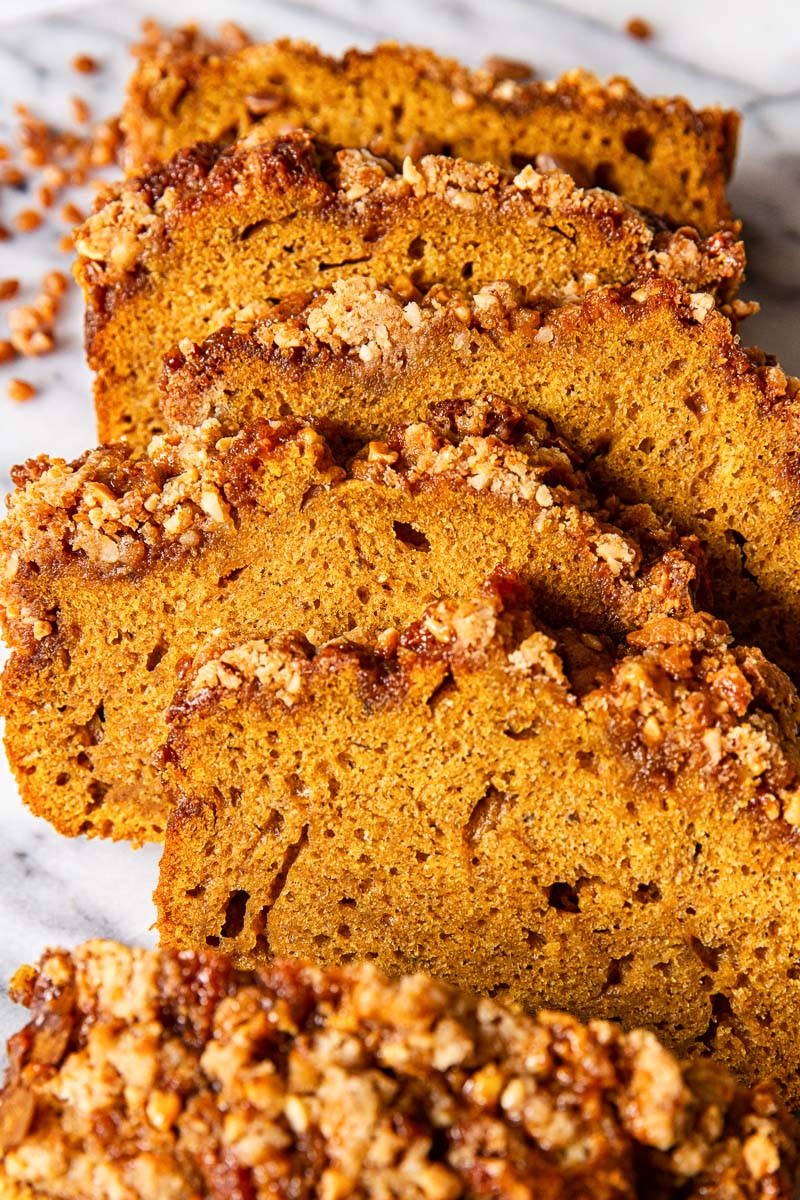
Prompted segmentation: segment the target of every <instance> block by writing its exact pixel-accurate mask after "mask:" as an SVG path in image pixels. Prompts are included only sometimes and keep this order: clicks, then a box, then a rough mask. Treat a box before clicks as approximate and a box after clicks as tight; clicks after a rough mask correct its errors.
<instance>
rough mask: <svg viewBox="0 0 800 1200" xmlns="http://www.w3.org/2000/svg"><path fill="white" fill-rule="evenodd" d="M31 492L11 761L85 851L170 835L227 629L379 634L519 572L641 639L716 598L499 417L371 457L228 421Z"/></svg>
mask: <svg viewBox="0 0 800 1200" xmlns="http://www.w3.org/2000/svg"><path fill="white" fill-rule="evenodd" d="M331 436H332V437H333V435H331ZM17 481H18V491H17V493H16V495H15V496H13V497H12V498H11V500H10V513H9V516H8V517H7V519H6V521H5V522H4V523H3V524H2V525H0V554H1V555H2V557H3V559H4V561H5V563H6V571H5V578H4V579H2V580H0V616H2V619H3V621H4V625H5V631H6V636H7V640H8V642H9V645H10V646H11V648H12V650H13V651H14V653H13V655H12V657H11V659H10V660H9V663H8V665H7V667H6V670H5V674H4V677H3V685H2V700H1V701H0V703H1V704H2V710H3V713H4V715H5V719H6V726H5V740H6V748H7V750H8V754H9V759H10V761H11V765H12V768H13V769H14V771H15V773H16V776H17V780H18V782H19V786H20V789H21V792H22V795H23V798H24V799H25V800H26V802H27V803H28V804H29V805H30V807H31V808H32V809H33V811H34V812H36V813H38V814H39V815H41V816H46V817H47V818H48V820H50V821H51V822H52V823H53V824H54V825H55V826H56V827H57V828H58V829H59V830H61V831H62V832H63V833H67V834H77V833H94V834H96V833H100V834H106V835H111V836H113V837H127V838H130V839H131V840H133V841H134V842H141V841H142V840H144V839H149V838H159V837H161V836H162V835H163V831H164V828H165V823H166V816H167V801H166V797H165V794H164V792H163V789H162V788H161V786H160V780H159V771H158V751H159V747H160V746H161V744H162V743H163V741H164V737H165V728H164V725H163V720H162V714H163V712H164V710H165V709H166V708H167V706H168V705H169V702H170V699H171V697H172V694H173V692H174V690H175V688H176V686H177V683H178V681H179V680H178V676H179V674H180V671H181V670H182V669H183V667H184V666H185V665H186V664H187V663H188V660H189V658H190V657H191V655H192V654H193V653H194V651H195V650H196V649H197V648H198V647H199V646H200V645H201V644H202V643H203V641H204V640H205V639H206V638H207V637H209V636H210V635H211V634H212V633H213V632H214V631H215V630H218V629H221V630H225V631H227V633H228V634H229V635H230V636H233V637H234V638H246V637H252V636H254V635H255V634H257V633H261V632H263V630H264V629H267V628H271V629H272V630H273V631H275V630H279V629H282V628H284V627H285V626H286V625H287V624H289V625H291V626H296V627H298V628H299V629H301V630H302V631H303V632H304V633H305V634H307V635H308V637H309V638H311V639H312V640H313V641H315V642H318V641H325V640H326V639H328V638H330V637H332V636H333V635H335V634H338V633H341V632H342V631H347V630H352V629H358V630H361V632H362V633H365V634H367V635H368V636H371V635H374V634H376V633H377V632H379V631H380V630H381V629H384V628H386V627H387V626H391V625H395V624H397V623H400V624H402V623H404V622H407V621H409V620H411V619H413V617H414V616H415V615H416V614H417V613H419V612H420V611H421V608H422V607H423V606H424V605H425V604H426V603H427V602H428V601H429V600H432V599H436V598H437V597H440V596H444V595H458V596H460V595H463V594H464V591H465V589H466V592H467V594H469V592H470V591H471V590H473V589H474V588H475V587H477V586H478V584H479V583H480V581H481V579H482V578H483V577H484V576H485V575H486V574H487V573H488V572H489V571H491V570H493V568H494V567H495V566H497V565H498V564H504V565H506V566H508V567H509V568H510V569H513V570H515V571H518V572H520V573H521V574H522V575H523V576H524V578H525V579H526V580H528V581H530V583H531V584H532V586H533V587H534V588H535V589H536V592H537V595H539V596H540V598H541V601H542V603H543V604H544V605H545V608H546V611H547V612H548V613H549V614H551V615H552V617H553V618H554V619H558V620H568V619H573V618H575V619H580V620H582V621H584V622H585V623H586V625H587V628H590V629H599V630H601V631H612V632H617V633H623V632H624V631H625V630H627V629H629V628H630V627H631V626H632V625H635V624H639V623H641V622H642V621H643V620H645V619H646V617H647V615H648V614H649V613H652V612H663V613H674V614H675V615H683V614H685V613H687V612H690V611H691V610H692V591H693V589H694V588H695V584H696V583H699V584H700V585H702V584H703V580H704V573H703V565H702V561H701V559H702V556H701V555H700V554H699V552H698V549H697V545H696V543H695V542H694V541H693V539H679V538H677V537H676V536H675V534H674V532H673V531H671V530H669V529H665V528H664V527H662V526H660V524H659V523H658V522H656V521H655V520H654V519H653V517H652V513H650V511H649V510H648V509H647V508H646V507H645V506H639V507H626V506H620V505H616V504H613V503H612V504H611V506H607V507H606V509H605V510H604V509H601V508H600V507H599V506H598V503H597V501H596V500H595V499H594V497H593V496H592V495H591V493H589V491H588V490H587V488H586V485H585V479H584V476H583V474H582V472H581V471H580V470H579V469H578V467H577V465H576V463H575V460H574V459H573V457H572V456H571V455H570V453H569V452H568V450H567V448H566V447H565V446H564V445H563V444H562V443H560V442H559V441H558V440H557V439H554V438H551V437H550V436H549V434H548V432H547V428H546V426H545V425H544V424H543V423H542V422H538V421H536V420H531V419H529V418H527V417H523V416H522V414H520V413H519V412H518V411H517V410H514V409H511V408H510V407H509V406H507V405H502V404H501V403H499V402H495V403H494V404H489V403H488V402H473V403H470V404H467V405H464V404H460V405H459V404H449V405H441V406H439V407H437V408H436V409H434V410H433V411H432V413H431V414H430V416H429V420H428V422H426V423H418V424H416V425H412V426H409V427H406V428H402V429H398V430H396V431H395V432H394V433H393V434H392V435H391V437H390V438H389V440H388V442H372V443H368V444H367V445H366V446H361V447H360V448H359V449H358V450H357V451H356V449H355V448H354V447H352V446H350V447H342V446H341V445H338V446H337V444H336V440H335V438H333V440H332V441H330V442H328V441H326V439H325V438H324V437H323V436H322V434H321V433H320V432H319V430H318V429H317V428H315V427H314V426H312V425H309V424H306V423H304V422H303V421H302V420H299V419H297V418H295V419H286V420H282V421H275V422H267V421H264V420H261V421H256V422H254V423H253V424H251V425H249V426H247V427H246V428H245V429H243V430H242V432H241V433H239V434H238V435H237V436H236V437H234V438H230V437H227V438H226V437H221V434H220V429H219V426H218V424H216V423H215V422H214V421H213V420H212V421H208V422H206V423H204V424H203V425H202V426H201V427H200V428H199V430H196V431H194V432H191V433H189V434H187V435H186V436H185V437H180V436H179V435H177V434H173V435H171V436H170V437H168V438H167V437H164V438H162V439H160V440H158V441H157V442H156V443H154V445H153V446H152V447H151V450H150V454H149V456H148V457H146V458H139V459H135V458H133V457H132V455H131V452H130V450H129V449H127V448H125V447H124V446H120V445H117V446H110V447H106V448H103V449H100V450H96V451H92V452H90V453H88V454H86V455H85V456H84V457H83V458H82V459H79V460H78V461H77V462H75V463H72V464H70V465H67V464H66V463H64V462H63V461H60V460H56V461H51V460H49V459H46V458H42V459H37V460H34V461H32V462H31V463H29V464H27V466H26V467H25V468H20V469H19V471H18V474H17ZM612 520H613V521H615V522H617V524H618V525H622V526H624V527H625V530H624V531H621V530H620V529H619V528H618V527H617V525H614V524H612V523H611V522H612Z"/></svg>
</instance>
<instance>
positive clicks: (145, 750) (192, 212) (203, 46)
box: [0, 29, 800, 1200]
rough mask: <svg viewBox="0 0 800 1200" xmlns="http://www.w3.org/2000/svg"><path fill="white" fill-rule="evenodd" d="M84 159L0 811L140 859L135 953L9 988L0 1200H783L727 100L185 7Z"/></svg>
mask: <svg viewBox="0 0 800 1200" xmlns="http://www.w3.org/2000/svg"><path fill="white" fill-rule="evenodd" d="M123 128H124V132H125V137H126V151H125V152H126V164H125V165H126V172H127V174H126V178H125V179H124V180H123V181H122V182H120V183H119V184H118V185H116V186H113V187H111V188H109V189H108V190H107V192H106V193H105V194H104V195H103V196H102V197H101V199H100V200H99V202H98V204H97V207H96V211H95V212H94V214H93V215H92V216H91V217H90V218H89V219H88V220H87V221H86V223H85V225H84V226H83V228H82V229H81V230H80V231H79V233H78V236H77V239H76V245H77V250H78V260H77V264H76V267H75V274H76V277H77V279H78V281H79V283H80V285H81V287H82V289H83V293H84V296H85V301H86V346H87V354H88V358H89V363H90V365H91V367H92V368H93V370H94V372H95V402H96V407H97V417H98V426H99V439H100V441H101V443H102V445H101V446H100V447H99V448H98V449H93V450H89V451H87V453H86V454H84V455H83V456H82V457H81V458H80V459H78V460H77V461H75V462H72V463H66V462H64V461H63V460H60V459H51V458H48V457H46V456H44V455H43V456H41V457H40V458H37V459H34V460H31V461H29V462H27V463H26V464H24V466H21V467H19V468H17V471H16V474H15V483H16V486H17V490H16V492H15V494H14V495H13V496H12V497H10V499H9V511H8V515H7V516H6V518H5V520H4V522H3V523H2V525H0V553H1V554H2V571H0V616H1V617H2V621H3V629H4V632H5V635H6V639H7V641H8V644H9V646H10V648H11V651H12V653H11V657H10V660H9V663H8V665H7V667H6V670H5V674H4V677H3V690H2V711H3V714H4V717H5V739H6V748H7V752H8V756H9V760H10V762H11V766H12V768H13V770H14V772H15V775H16V777H17V780H18V783H19V788H20V792H21V795H22V797H23V799H24V801H25V802H26V803H27V804H28V805H29V807H30V808H31V810H32V811H33V812H34V813H37V814H39V815H41V816H44V817H46V818H47V819H48V820H49V821H50V822H51V823H52V824H53V825H54V826H55V827H56V829H58V830H59V831H60V832H61V833H63V834H65V835H67V836H75V835H79V834H86V835H89V836H102V837H111V838H124V839H128V840H129V841H131V842H132V843H133V844H134V845H140V844H142V843H143V842H145V841H151V840H156V841H158V840H163V841H164V852H163V857H162V862H161V871H160V878H159V882H158V887H157V891H156V897H155V898H156V904H157V908H158V927H159V932H160V937H161V943H162V950H161V951H160V952H157V953H156V952H148V953H146V952H144V951H129V950H125V949H123V948H120V947H116V946H113V945H111V944H102V943H89V944H87V945H86V946H84V947H80V948H78V949H77V950H76V951H75V952H74V953H73V954H72V955H69V954H65V953H63V952H60V953H58V954H53V955H50V956H48V957H47V958H46V959H44V960H43V961H42V963H41V964H40V966H39V967H38V968H36V969H35V970H34V969H30V968H27V969H25V970H24V971H23V972H21V973H20V976H19V977H18V978H17V980H16V983H15V987H16V992H17V994H18V995H19V997H20V998H21V999H22V1000H23V1002H24V1003H26V1004H28V1005H29V1006H30V1007H31V1008H32V1009H33V1020H32V1022H31V1024H30V1025H29V1026H28V1028H27V1030H25V1031H23V1033H21V1034H19V1035H18V1037H17V1039H16V1041H15V1043H14V1046H13V1048H12V1054H11V1068H10V1071H9V1075H8V1079H7V1082H6V1086H5V1090H4V1091H3V1092H2V1093H0V1140H2V1141H3V1144H4V1145H5V1149H6V1158H5V1160H4V1161H5V1166H0V1194H1V1195H3V1196H6V1195H8V1196H9V1197H10V1198H13V1200H29V1198H32V1197H33V1196H46V1197H50V1196H53V1197H56V1196H58V1197H73V1196H74V1197H78V1198H84V1197H86V1198H87V1200H88V1198H91V1200H96V1198H97V1197H106V1196H108V1197H109V1200H111V1198H112V1197H113V1198H117V1197H119V1198H120V1200H129V1198H131V1200H138V1198H139V1197H142V1200H147V1198H148V1197H150V1196H153V1197H156V1196H158V1197H162V1196H163V1197H170V1198H171V1197H176V1198H180V1200H182V1198H183V1197H186V1198H187V1200H189V1198H190V1197H196V1196H209V1197H213V1198H220V1200H221V1198H222V1197H225V1198H226V1200H227V1198H229V1197H230V1198H233V1197H236V1196H241V1197H243V1198H245V1200H256V1198H257V1200H261V1198H262V1197H264V1198H266V1197H268V1196H287V1197H288V1196H294V1197H298V1198H303V1197H309V1198H310V1197H319V1200H340V1198H341V1200H343V1198H344V1197H345V1196H357V1197H373V1196H374V1197H376V1198H379V1200H382V1198H384V1197H386V1198H387V1200H388V1198H389V1197H393V1196H401V1197H410V1198H414V1200H416V1198H419V1200H455V1198H456V1197H459V1196H462V1195H463V1196H465V1197H483V1196H486V1197H489V1196H492V1197H509V1200H511V1198H512V1197H514V1198H516V1197H520V1198H522V1200H524V1198H527V1197H534V1196H536V1197H542V1196H545V1197H548V1198H549V1197H551V1196H552V1197H553V1198H554V1200H556V1198H559V1200H560V1198H561V1197H563V1198H564V1200H578V1198H584V1197H586V1198H587V1200H588V1198H589V1197H594V1198H595V1200H598V1198H601V1197H603V1198H604V1197H608V1198H609V1200H611V1198H612V1197H627V1196H630V1197H637V1196H640V1195H641V1196H652V1197H665V1198H666V1197H670V1196H679V1195H680V1196H682V1197H697V1198H698V1200H699V1198H700V1197H704V1198H706V1200H709V1198H711V1200H737V1198H745V1197H748V1198H749V1197H763V1200H790V1198H791V1197H792V1196H793V1195H795V1190H794V1189H795V1187H796V1183H797V1165H798V1144H800V1139H798V1133H797V1130H796V1128H795V1127H794V1125H793V1123H792V1121H791V1119H790V1118H789V1117H787V1116H786V1113H785V1109H784V1107H783V1106H784V1105H785V1104H788V1105H789V1106H790V1107H791V1106H795V1107H797V1106H798V1104H800V1037H798V1019H799V1018H800V906H798V904H797V895H796V893H797V882H798V879H800V741H799V740H798V722H800V699H799V698H798V693H797V691H796V684H798V683H800V649H798V646H800V573H798V570H797V564H798V563H799V562H800V521H799V520H798V513H799V512H800V449H799V447H800V443H799V442H798V432H799V431H800V381H798V380H796V379H792V378H790V377H787V376H786V375H785V374H784V372H783V371H782V370H781V369H780V367H779V366H777V365H776V364H775V362H774V361H773V360H772V359H771V358H770V357H769V356H768V355H766V354H764V353H762V352H760V351H757V350H753V349H746V348H745V343H744V342H743V341H742V340H740V332H739V327H740V325H742V323H743V322H746V318H747V316H748V315H749V313H750V311H751V309H752V306H751V305H748V304H746V303H744V302H742V301H741V300H740V299H738V298H737V292H738V288H739V286H740V284H741V282H742V279H743V273H744V267H745V255H744V248H743V246H742V243H741V241H740V238H739V233H740V229H739V225H738V223H737V222H736V221H735V220H734V219H733V218H732V216H731V213H730V211H729V208H728V205H727V203H726V200H725V194H724V187H725V184H726V182H727V179H728V177H729V174H730V171H731V168H732V160H733V155H734V150H735V142H736V131H737V119H736V116H735V114H732V113H726V112H722V111H719V110H716V109H714V110H704V111H695V110H693V109H691V108H690V107H689V105H688V104H687V103H686V102H685V101H683V100H680V99H669V100H649V99H647V98H645V97H643V96H642V95H640V94H639V93H638V92H636V91H635V90H634V89H633V88H632V86H631V85H630V84H628V83H627V82H625V81H624V80H620V79H615V80H612V81H610V82H609V83H607V84H602V83H600V82H599V81H598V80H596V79H595V78H593V77H592V76H589V75H587V74H585V73H583V72H573V73H570V74H569V75H567V76H565V77H563V78H562V79H561V80H559V81H557V82H556V83H540V82H537V81H534V80H532V79H530V78H527V77H526V72H525V71H524V69H521V68H520V66H519V64H511V63H507V64H503V63H497V62H495V63H494V64H493V66H492V67H491V68H489V67H487V68H482V69H480V70H478V71H468V70H467V69H465V68H463V67H461V66H459V65H458V64H456V63H454V62H451V61H449V60H443V59H440V58H438V57H436V56H435V55H433V54H432V53H429V52H427V51H422V50H410V49H400V48H398V47H396V46H390V45H387V46H380V47H378V48H377V49H376V50H374V51H373V52H370V53H359V52H350V53H349V54H347V55H345V57H344V58H343V59H341V60H338V61H334V60H332V59H329V58H326V57H325V56H323V55H321V54H320V53H318V52H317V51H316V50H314V49H313V48H312V47H309V46H307V45H305V44H300V43H296V42H288V41H282V42H277V43H273V44H269V45H246V46H242V47H239V48H236V49H233V50H231V49H227V50H226V48H225V47H223V46H221V45H219V44H217V43H215V42H214V41H212V40H209V39H207V38H205V37H203V36H202V35H200V34H199V33H198V32H197V31H196V30H192V29H189V30H182V31H180V32H178V33H176V34H175V35H172V36H170V37H165V38H164V39H163V40H158V39H157V40H155V41H153V42H152V43H151V44H150V45H149V47H148V48H147V51H146V52H145V53H144V54H143V55H142V56H141V57H140V59H139V62H138V65H137V68H136V71H135V74H134V77H133V79H132V81H131V84H130V87H129V92H128V98H127V103H126V107H125V112H124V117H123ZM742 328H743V329H744V325H742ZM745 337H746V333H745ZM312 961H314V962H316V963H317V964H319V965H317V966H312V965H310V964H311V962H312ZM410 972H424V973H426V976H434V977H436V978H437V979H438V980H441V981H443V982H442V983H433V982H432V981H431V980H430V979H429V978H427V977H423V976H420V975H415V976H413V977H409V973H410ZM387 977H391V978H392V979H394V980H396V982H389V980H388V978H387ZM473 996H478V997H482V999H474V998H472V997H473ZM543 1007H544V1008H546V1009H558V1010H562V1011H566V1012H570V1013H573V1014H575V1017H561V1016H558V1017H557V1016H555V1015H554V1014H553V1013H552V1012H545V1013H544V1014H543V1015H542V1016H540V1018H539V1019H538V1021H537V1020H534V1018H533V1017H531V1016H525V1015H523V1012H522V1010H527V1011H528V1013H536V1012H537V1011H538V1010H540V1009H542V1008H543ZM576 1018H577V1019H576ZM579 1021H588V1022H590V1024H589V1025H588V1026H582V1025H580V1024H579V1023H578V1022H579ZM609 1021H615V1022H619V1023H620V1024H621V1027H622V1029H621V1030H620V1028H618V1027H616V1026H614V1025H612V1024H609ZM640 1027H645V1029H646V1030H649V1031H650V1032H646V1031H645V1030H644V1029H642V1028H640ZM622 1030H624V1031H628V1032H622ZM43 1031H44V1032H43ZM630 1031H632V1032H630ZM654 1032H655V1033H656V1034H657V1035H658V1038H660V1039H661V1042H663V1044H664V1046H662V1045H661V1044H660V1043H659V1041H657V1040H656V1037H654V1036H653V1033H654ZM43 1038H44V1041H43V1040H42V1039H43ZM148 1039H149V1040H148ZM664 1047H666V1048H664ZM673 1053H675V1054H677V1055H678V1056H679V1057H680V1058H681V1059H684V1060H685V1061H686V1063H687V1064H690V1065H684V1066H682V1067H680V1066H679V1065H678V1061H677V1060H676V1059H675V1058H673V1057H672V1055H673ZM764 1080H771V1081H772V1082H770V1083H763V1082H761V1081H764ZM101 1093H102V1095H101ZM98 1096H100V1098H99V1099H98ZM100 1112H102V1113H103V1114H105V1115H104V1118H103V1120H104V1121H105V1124H104V1123H103V1122H102V1121H99V1119H98V1113H100ZM4 1188H5V1189H6V1190H5V1191H4V1190H3V1189H4ZM115 1189H116V1190H115ZM126 1189H127V1190H126Z"/></svg>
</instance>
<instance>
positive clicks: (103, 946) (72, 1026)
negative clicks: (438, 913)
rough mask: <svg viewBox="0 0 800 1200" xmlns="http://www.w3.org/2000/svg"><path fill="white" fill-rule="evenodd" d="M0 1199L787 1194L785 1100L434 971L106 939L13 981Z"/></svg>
mask: <svg viewBox="0 0 800 1200" xmlns="http://www.w3.org/2000/svg"><path fill="white" fill-rule="evenodd" d="M12 991H13V994H14V996H15V998H16V999H17V1000H19V1001H20V1002H21V1003H23V1004H25V1005H26V1006H27V1007H28V1008H29V1009H30V1013H31V1020H30V1023H29V1024H28V1025H27V1026H26V1027H25V1028H24V1029H22V1030H20V1032H19V1033H17V1034H16V1035H15V1036H14V1037H12V1038H11V1041H10V1043H9V1062H10V1066H9V1070H8V1073H7V1075H6V1080H5V1086H4V1088H3V1090H2V1091H0V1150H1V1151H2V1152H3V1153H2V1156H1V1157H2V1162H1V1164H0V1194H2V1196H3V1197H4V1200H32V1198H33V1197H34V1196H36V1197H40V1198H42V1200H56V1198H57V1200H119V1198H120V1197H123V1196H124V1197H125V1200H156V1198H158V1200H168V1198H169V1200H190V1198H195V1197H200V1196H214V1197H218V1198H220V1200H222V1197H226V1198H227V1197H231V1198H233V1197H242V1198H244V1197H247V1198H248V1200H273V1198H274V1197H276V1196H292V1197H294V1198H295V1200H321V1198H327V1200H333V1198H334V1197H343V1196H346V1195H350V1196H354V1197H355V1196H358V1197H361V1198H362V1200H387V1198H388V1197H391V1196H397V1197H403V1198H404V1200H459V1198H460V1197H463V1200H467V1198H468V1197H475V1196H489V1195H491V1196H493V1197H496V1198H497V1200H530V1198H531V1197H533V1196H536V1197H539V1198H540V1200H544V1198H547V1200H639V1197H641V1198H642V1200H644V1198H645V1197H647V1198H648V1200H670V1198H671V1197H675V1200H678V1197H680V1198H681V1200H734V1198H735V1200H792V1197H793V1195H794V1185H795V1181H796V1173H797V1159H798V1129H797V1126H796V1124H795V1123H794V1122H793V1121H792V1119H791V1118H790V1117H789V1115H788V1114H787V1113H786V1111H785V1109H784V1108H783V1107H782V1106H781V1103H780V1100H779V1098H778V1096H777V1094H776V1091H775V1089H774V1088H772V1087H770V1086H769V1085H762V1086H760V1087H759V1088H757V1089H755V1090H753V1091H750V1092H746V1091H744V1090H743V1089H741V1088H738V1087H737V1086H736V1085H735V1083H734V1082H733V1080H732V1079H731V1078H730V1076H729V1075H728V1074H727V1073H726V1072H725V1071H724V1070H723V1069H722V1068H721V1067H719V1066H717V1065H716V1064H712V1063H703V1064H696V1065H693V1066H680V1065H679V1064H678V1062H677V1061H676V1060H675V1059H674V1058H673V1056H672V1055H671V1054H670V1053H669V1052H668V1051H666V1050H665V1049H664V1048H663V1047H662V1046H661V1045H660V1044H659V1042H658V1041H657V1039H656V1038H655V1037H654V1036H653V1034H652V1033H648V1032H646V1031H644V1030H641V1029H637V1030H634V1031H633V1032H631V1033H622V1032H621V1031H620V1030H619V1029H618V1028H617V1027H616V1026H614V1025H611V1024H609V1023H608V1022H606V1021H592V1022H590V1023H589V1024H588V1025H581V1024H579V1022H578V1021H576V1020H575V1019H574V1018H573V1017H569V1016H565V1015H564V1014H562V1013H555V1012H542V1013H540V1014H539V1015H538V1017H535V1018H534V1017H531V1016H526V1015H525V1014H523V1013H521V1012H520V1011H519V1010H517V1009H515V1008H509V1007H506V1006H504V1005H501V1004H498V1003H497V1002H496V1001H493V1000H487V999H478V998H477V997H473V996H470V995H465V994H464V993H462V992H458V991H456V990H454V989H453V988H450V987H447V986H446V985H444V984H442V983H438V982H436V981H434V980H432V979H429V978H428V977H426V976H424V975H411V976H405V977H403V978H400V979H394V980H389V979H387V978H386V977H385V976H384V975H381V974H380V973H379V972H378V971H377V970H376V969H375V967H374V966H372V965H371V964H369V963H367V964H360V965H354V966H350V967H345V968H343V969H338V970H325V969H323V968H320V967H317V966H315V965H313V964H312V963H310V962H296V961H290V960H284V961H282V962H276V963H273V964H271V965H270V966H269V967H263V968H260V969H258V970H255V971H246V972H245V971H238V970H234V969H233V968H232V966H231V963H230V961H229V960H227V959H225V958H223V957H222V956H221V955H219V954H215V953H213V952H210V951H207V950H206V951H204V952H202V953H200V954H190V953H180V954H178V953H172V952H169V951H160V952H159V951H156V950H133V949H128V948H127V947H125V946H120V945H117V944H116V943H113V942H101V941H92V942H86V943H84V944H83V945H81V946H78V947H76V949H75V950H73V951H72V952H71V953H68V952H67V951H64V950H53V951H49V952H48V953H46V954H45V955H44V956H43V957H42V959H41V960H40V962H39V963H38V964H37V965H36V966H35V967H27V968H22V969H21V970H20V971H18V972H17V974H16V976H15V977H14V981H13V984H12Z"/></svg>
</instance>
